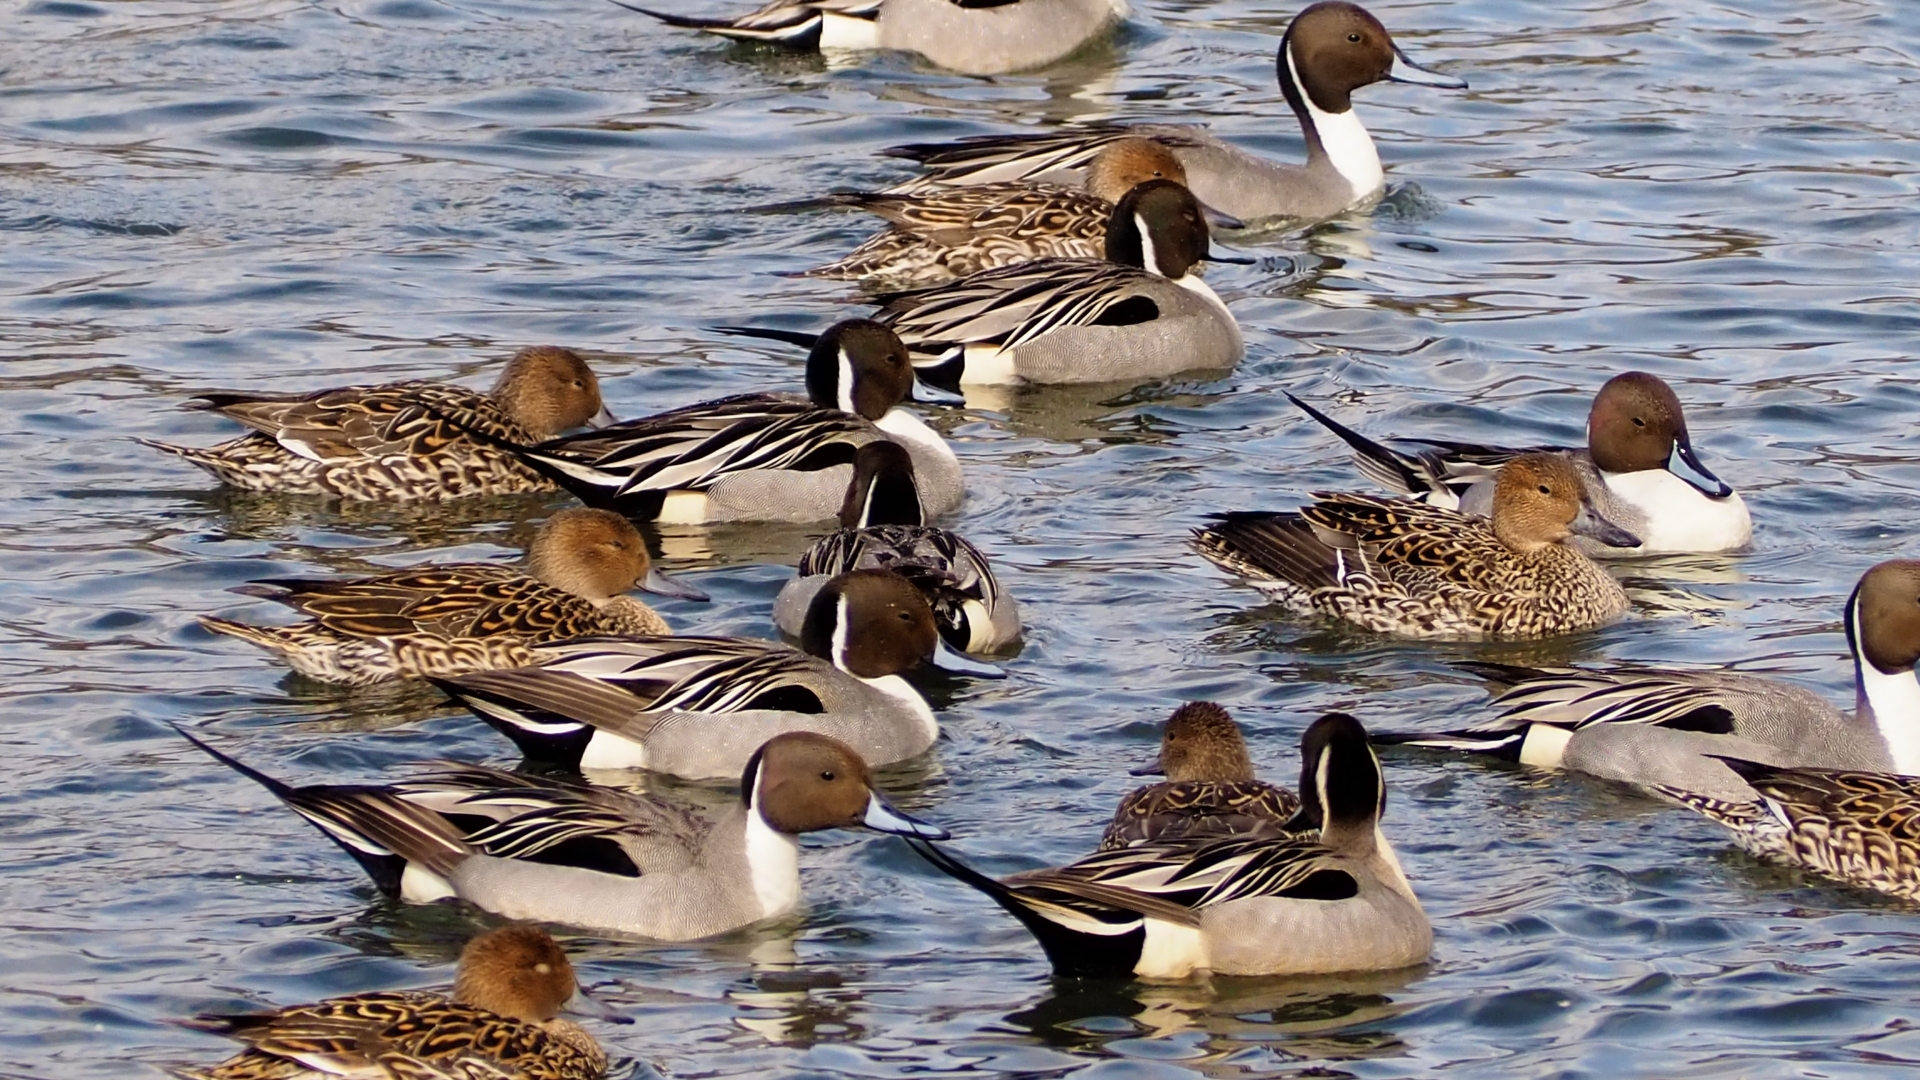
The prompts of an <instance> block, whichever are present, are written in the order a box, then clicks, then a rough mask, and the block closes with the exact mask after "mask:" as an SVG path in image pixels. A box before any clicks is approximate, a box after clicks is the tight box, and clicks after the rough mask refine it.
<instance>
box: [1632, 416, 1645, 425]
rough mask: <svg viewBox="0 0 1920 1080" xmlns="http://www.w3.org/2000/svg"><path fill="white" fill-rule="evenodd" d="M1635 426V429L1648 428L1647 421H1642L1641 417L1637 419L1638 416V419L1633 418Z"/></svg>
mask: <svg viewBox="0 0 1920 1080" xmlns="http://www.w3.org/2000/svg"><path fill="white" fill-rule="evenodd" d="M1633 426H1634V427H1646V426H1647V422H1646V421H1645V420H1642V419H1640V418H1639V417H1637V416H1636V417H1634V418H1633Z"/></svg>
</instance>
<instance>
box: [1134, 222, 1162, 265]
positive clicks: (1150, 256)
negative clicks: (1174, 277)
mask: <svg viewBox="0 0 1920 1080" xmlns="http://www.w3.org/2000/svg"><path fill="white" fill-rule="evenodd" d="M1133 227H1134V228H1136V229H1138V230H1140V266H1141V268H1142V269H1144V270H1146V272H1147V273H1149V274H1159V275H1160V276H1161V277H1166V276H1167V272H1166V271H1164V270H1162V269H1160V259H1159V257H1158V255H1157V253H1156V252H1155V251H1154V250H1153V234H1152V233H1150V232H1148V231H1147V219H1146V218H1143V217H1141V216H1140V215H1139V214H1138V213H1136V214H1134V215H1133Z"/></svg>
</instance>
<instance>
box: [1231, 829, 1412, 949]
mask: <svg viewBox="0 0 1920 1080" xmlns="http://www.w3.org/2000/svg"><path fill="white" fill-rule="evenodd" d="M1323 862H1324V864H1325V865H1326V866H1329V867H1337V868H1342V869H1347V870H1348V871H1349V872H1351V873H1352V875H1353V879H1354V881H1355V882H1357V883H1358V885H1359V890H1360V891H1359V892H1358V894H1356V895H1354V896H1352V897H1350V898H1348V899H1345V900H1342V901H1340V902H1338V903H1332V904H1330V903H1327V902H1326V901H1323V900H1295V899H1291V898H1288V897H1278V896H1256V897H1249V898H1247V899H1244V900H1230V901H1228V902H1226V903H1224V904H1217V905H1214V906H1211V907H1208V908H1205V909H1204V910H1202V911H1201V913H1200V932H1201V934H1203V935H1205V937H1206V940H1207V956H1208V959H1209V961H1210V962H1211V969H1212V971H1213V973H1214V974H1216V975H1292V974H1307V973H1320V972H1331V971H1391V970H1393V969H1395V968H1403V967H1412V966H1413V965H1415V964H1420V963H1425V962H1426V959H1427V957H1428V956H1430V955H1431V954H1432V953H1433V924H1432V923H1430V922H1429V921H1428V920H1427V914H1426V912H1425V911H1424V910H1423V909H1422V908H1421V907H1420V901H1419V900H1418V899H1416V898H1415V897H1414V895H1413V892H1412V890H1411V889H1410V888H1408V886H1407V883H1406V878H1405V876H1404V875H1402V874H1401V873H1400V868H1399V865H1398V863H1397V862H1395V861H1392V859H1391V855H1390V854H1389V855H1388V857H1386V858H1382V857H1381V855H1380V853H1379V852H1377V851H1375V852H1369V853H1367V854H1366V855H1364V856H1361V857H1357V858H1355V857H1333V858H1327V859H1324V860H1323ZM1349 864H1350V865H1349Z"/></svg>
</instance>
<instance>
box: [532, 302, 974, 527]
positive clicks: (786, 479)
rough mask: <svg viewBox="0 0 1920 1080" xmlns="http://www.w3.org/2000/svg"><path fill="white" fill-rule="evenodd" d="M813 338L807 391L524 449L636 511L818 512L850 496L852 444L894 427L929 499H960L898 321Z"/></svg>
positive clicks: (653, 515)
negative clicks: (893, 325)
mask: <svg viewBox="0 0 1920 1080" xmlns="http://www.w3.org/2000/svg"><path fill="white" fill-rule="evenodd" d="M762 336H768V335H766V334H764V333H762ZM811 340H812V347H811V350H810V351H809V353H808V355H807V376H806V384H807V396H806V397H799V396H797V395H793V394H768V393H756V394H738V395H735V396H733V397H726V398H720V399H719V400H717V401H705V402H701V403H699V404H697V405H687V406H684V407H682V408H678V409H674V410H672V411H670V412H664V413H660V414H659V415H656V416H648V417H643V418H641V419H638V420H628V421H624V422H622V423H618V424H613V425H610V426H609V427H606V428H604V429H602V430H600V431H590V432H582V433H581V434H579V435H574V436H569V437H567V438H562V439H555V440H553V441H551V442H546V443H542V444H540V445H539V446H536V447H533V448H532V449H530V450H527V451H525V455H526V458H527V460H529V461H531V462H533V463H534V464H535V465H536V466H537V467H539V468H540V469H541V470H542V471H543V472H545V473H547V474H548V475H549V476H551V477H553V479H554V480H555V481H556V482H558V483H559V484H561V485H562V486H564V487H565V488H567V490H569V491H571V492H573V493H574V494H575V495H577V496H579V497H580V499H581V501H583V502H585V503H587V504H588V505H589V506H600V507H605V508H607V509H612V510H618V511H620V512H621V513H623V514H625V515H627V516H628V517H630V518H634V519H636V520H640V521H648V520H658V521H662V522H674V523H681V524H689V523H692V524H697V523H700V522H712V521H818V520H820V519H822V518H830V517H833V516H834V514H835V512H836V511H837V510H838V509H839V507H840V504H841V502H842V501H843V500H844V499H845V497H846V491H847V482H848V481H849V480H851V479H852V478H853V455H854V452H855V451H857V450H858V449H859V448H860V447H861V446H862V445H864V444H866V443H870V442H873V441H874V440H876V439H892V440H893V441H895V442H897V443H899V444H900V445H902V446H904V447H906V448H907V452H908V453H910V454H912V455H913V464H914V470H915V472H916V473H917V474H918V475H919V478H920V484H921V491H920V493H921V497H922V499H924V500H925V502H926V505H927V511H928V512H929V513H932V514H945V513H949V512H951V511H952V510H954V509H955V508H956V507H958V506H959V505H960V498H961V495H962V493H963V491H964V487H963V485H962V483H961V479H960V461H959V459H958V458H955V457H954V456H953V450H952V448H950V447H949V446H947V443H946V440H944V439H942V438H941V437H940V436H939V434H938V433H937V432H935V431H934V430H933V429H932V428H930V427H928V426H927V425H926V423H925V422H924V421H922V420H921V419H920V418H919V417H918V416H915V415H914V414H913V413H912V412H910V411H909V410H907V409H906V408H904V407H903V406H902V403H903V402H905V401H907V400H908V399H909V398H910V397H911V396H912V395H913V391H914V386H915V381H914V371H913V363H912V361H911V359H910V358H909V357H908V355H907V350H906V347H905V346H903V345H902V344H901V343H900V339H899V338H898V337H896V336H895V335H894V333H893V331H891V330H889V329H887V328H886V327H884V326H881V325H879V324H878V323H874V322H870V321H868V320H866V319H848V320H846V321H844V322H840V323H835V324H834V325H833V326H830V327H828V328H827V330H826V331H825V332H824V333H822V334H821V335H820V336H819V337H818V338H814V339H811Z"/></svg>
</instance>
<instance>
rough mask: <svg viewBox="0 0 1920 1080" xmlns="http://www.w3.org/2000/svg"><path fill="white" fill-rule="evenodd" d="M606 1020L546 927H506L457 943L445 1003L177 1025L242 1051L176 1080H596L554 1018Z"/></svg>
mask: <svg viewBox="0 0 1920 1080" xmlns="http://www.w3.org/2000/svg"><path fill="white" fill-rule="evenodd" d="M563 1010H567V1011H575V1012H582V1013H590V1014H591V1015H594V1016H598V1017H600V1018H601V1019H605V1020H611V1021H613V1022H615V1023H621V1024H630V1023H632V1022H633V1020H632V1018H631V1017H626V1016H621V1015H618V1014H615V1013H612V1012H610V1011H609V1010H608V1009H606V1007H605V1006H602V1005H601V1004H600V1003H599V1002H597V1001H594V1000H593V999H592V998H590V997H588V996H587V995H586V993H585V992H584V991H582V990H581V989H580V986H579V984H577V983H576V982H575V981H574V977H573V965H572V964H571V963H569V962H568V960H567V954H566V953H565V952H563V951H562V950H561V948H560V946H559V945H558V944H557V943H555V941H554V940H553V938H552V937H551V936H550V935H548V933H547V932H546V931H545V930H542V929H540V928H538V927H535V926H524V925H511V926H502V927H500V928H498V929H496V930H489V931H488V932H486V933H484V934H481V935H480V936H479V937H476V938H474V939H473V940H472V941H469V942H467V947H466V949H465V950H463V951H462V952H461V953H460V969H459V974H457V975H456V976H455V977H454V983H453V995H452V996H451V997H447V996H443V995H441V994H434V993H427V992H424V991H417V990H414V991H394V992H385V993H368V994H353V995H351V996H348V997H337V998H329V999H327V1000H326V1001H322V1002H318V1003H316V1004H312V1005H295V1006H292V1007H290V1008H285V1009H276V1010H274V1011H272V1012H264V1013H246V1014H241V1015H237V1016H222V1015H209V1016H202V1017H200V1018H199V1019H197V1020H192V1021H188V1022H186V1023H185V1025H184V1026H186V1027H191V1028H195V1029H197V1030H200V1031H210V1032H213V1033H215V1034H218V1035H225V1036H227V1037H228V1038H231V1039H234V1040H236V1041H238V1042H243V1043H246V1044H247V1048H246V1049H245V1050H242V1051H241V1052H240V1053H238V1054H235V1055H234V1056H233V1057H231V1058H228V1059H227V1060H226V1061H223V1062H221V1063H220V1064H218V1065H215V1066H214V1067H213V1068H210V1069H180V1070H176V1071H175V1072H174V1075H176V1076H179V1077H181V1078H182V1080H320V1078H322V1077H343V1078H344V1077H354V1078H359V1080H474V1078H476V1077H479V1076H482V1075H485V1076H499V1077H507V1076H512V1077H520V1078H522V1080H598V1078H599V1077H601V1076H603V1075H605V1073H606V1071H607V1055H606V1052H605V1051H604V1050H602V1049H600V1044H599V1043H597V1042H595V1041H594V1038H593V1036H592V1035H590V1034H588V1033H587V1030H586V1029H585V1028H583V1027H581V1026H580V1025H578V1024H576V1023H574V1022H572V1021H571V1020H562V1019H559V1018H558V1016H559V1014H560V1012H562V1011H563Z"/></svg>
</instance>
